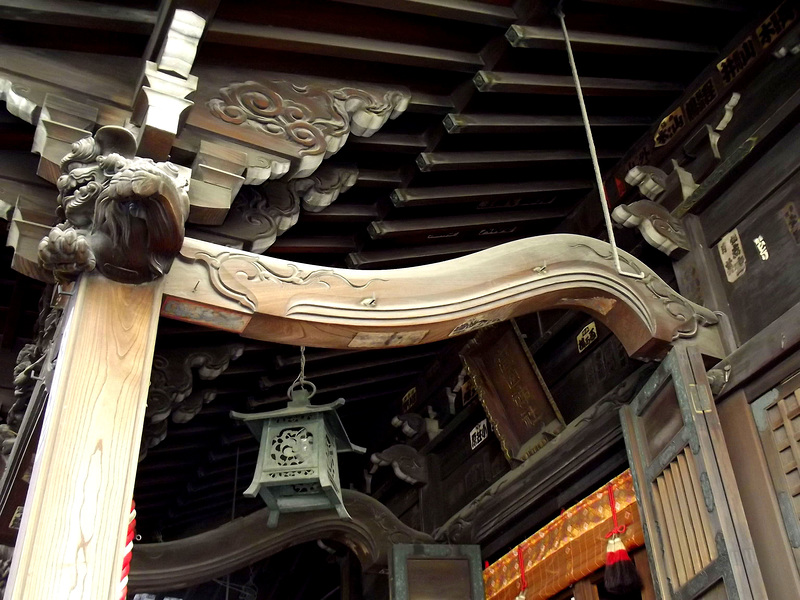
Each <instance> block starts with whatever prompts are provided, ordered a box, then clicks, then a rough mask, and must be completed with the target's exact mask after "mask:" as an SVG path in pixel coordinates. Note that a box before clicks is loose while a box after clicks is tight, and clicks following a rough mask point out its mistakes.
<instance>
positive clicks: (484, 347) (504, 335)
mask: <svg viewBox="0 0 800 600" xmlns="http://www.w3.org/2000/svg"><path fill="white" fill-rule="evenodd" d="M461 359H462V360H463V361H464V365H465V367H466V369H467V371H468V373H469V375H470V377H471V378H472V381H473V385H474V386H475V388H476V389H477V391H478V396H479V398H480V400H481V403H482V404H483V407H484V409H485V410H486V414H487V416H488V417H489V422H490V423H491V425H492V429H493V430H494V432H495V434H496V435H497V438H498V439H499V440H500V445H501V446H502V448H503V452H504V453H505V455H506V458H507V459H508V460H509V461H523V460H525V459H526V458H527V457H529V456H531V455H532V454H533V453H534V452H536V451H537V450H539V449H540V448H541V447H542V446H544V445H545V444H546V443H547V442H548V441H549V440H551V439H553V438H554V437H555V436H556V435H558V433H560V432H561V431H562V430H563V429H564V419H563V418H562V416H561V413H560V412H559V410H558V407H557V406H556V404H555V402H553V398H552V396H551V395H550V392H549V390H548V389H547V386H546V385H545V383H544V380H543V379H542V376H541V374H540V373H539V369H538V368H537V367H536V364H535V363H534V362H533V357H532V356H531V355H530V352H528V347H527V346H526V345H525V342H524V341H523V340H522V336H521V334H520V332H519V329H518V328H517V325H516V323H514V322H513V321H510V322H505V323H500V324H498V325H495V326H493V327H490V328H487V329H485V330H483V331H481V332H480V333H478V334H477V335H476V336H475V337H474V338H473V339H472V341H471V342H470V343H469V344H467V346H466V347H465V348H464V350H463V352H462V355H461Z"/></svg>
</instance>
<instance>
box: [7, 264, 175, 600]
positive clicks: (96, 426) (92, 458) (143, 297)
mask: <svg viewBox="0 0 800 600" xmlns="http://www.w3.org/2000/svg"><path fill="white" fill-rule="evenodd" d="M162 287H163V279H159V280H156V281H153V282H150V283H145V284H140V285H130V284H124V283H117V282H115V281H111V280H109V279H106V278H105V277H103V276H101V275H97V274H84V275H83V276H82V277H81V278H80V280H79V282H78V284H77V286H76V291H75V295H74V296H73V297H72V298H71V300H70V302H69V305H68V307H67V310H66V312H65V315H64V318H65V319H66V322H65V323H64V332H63V336H62V338H61V343H60V347H59V349H58V359H57V363H56V371H55V374H54V378H53V384H52V390H51V391H50V398H49V401H48V405H47V410H46V413H45V418H44V423H43V428H42V434H41V441H40V443H39V448H38V450H37V454H36V461H35V465H34V469H33V475H32V478H31V482H30V488H29V491H28V497H27V500H26V503H25V509H24V513H23V517H22V525H21V528H20V532H19V536H18V538H17V546H16V548H15V552H14V560H13V563H12V569H11V574H10V577H9V582H8V586H7V591H6V594H5V599H6V600H23V599H24V600H52V599H55V598H58V599H59V600H89V599H92V600H118V599H119V597H120V576H121V571H122V560H123V551H124V545H125V544H124V540H125V534H126V528H127V519H128V513H129V511H130V502H131V496H132V494H133V484H134V478H135V475H136V464H137V458H138V454H139V444H140V440H141V436H142V427H143V423H144V414H145V407H146V404H147V392H148V387H149V385H150V369H151V366H152V362H153V351H154V346H155V339H156V329H157V326H158V315H159V308H160V302H161V290H162Z"/></svg>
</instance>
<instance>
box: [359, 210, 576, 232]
mask: <svg viewBox="0 0 800 600" xmlns="http://www.w3.org/2000/svg"><path fill="white" fill-rule="evenodd" d="M567 212H568V211H566V210H564V209H559V208H556V209H553V208H542V209H536V210H518V211H510V212H502V213H489V214H478V215H454V216H448V217H440V218H427V219H402V220H396V221H373V222H372V223H370V224H369V227H368V228H367V232H368V233H369V236H370V237H371V238H372V239H373V240H383V239H391V238H399V237H404V236H406V235H408V234H414V235H427V236H428V238H429V239H432V238H431V236H436V235H439V234H441V235H442V237H449V236H450V235H452V234H453V233H454V232H458V231H461V230H471V229H481V230H492V229H495V228H500V229H509V228H516V227H517V226H519V225H526V224H530V223H531V222H533V221H544V220H547V219H557V218H559V217H563V216H564V215H566V214H567ZM498 233H502V232H493V233H492V235H496V234H498ZM487 235H488V234H487ZM453 237H455V236H453Z"/></svg>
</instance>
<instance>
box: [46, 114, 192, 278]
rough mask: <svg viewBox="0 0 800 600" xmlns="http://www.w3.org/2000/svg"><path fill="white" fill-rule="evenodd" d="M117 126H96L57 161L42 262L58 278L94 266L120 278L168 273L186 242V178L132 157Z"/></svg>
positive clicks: (127, 136) (132, 145)
mask: <svg viewBox="0 0 800 600" xmlns="http://www.w3.org/2000/svg"><path fill="white" fill-rule="evenodd" d="M135 151H136V140H135V139H134V136H133V134H131V133H130V132H129V131H128V130H127V129H124V128H122V127H113V126H107V127H101V128H100V129H99V130H98V131H97V133H96V134H95V135H94V137H87V138H83V139H81V140H78V141H77V142H75V143H74V144H73V146H72V151H71V152H70V153H69V154H67V155H66V156H65V157H64V158H63V160H62V161H61V176H60V177H59V178H58V181H57V182H56V185H57V186H58V191H59V194H58V209H57V212H58V216H59V218H60V219H62V220H63V222H62V223H60V224H59V225H56V226H55V227H54V228H53V229H52V230H51V231H50V233H49V234H48V235H47V236H46V237H45V238H44V239H43V240H42V242H41V243H40V244H39V261H40V263H41V264H42V265H43V266H44V267H46V268H50V269H52V270H53V271H54V272H55V275H56V278H57V279H60V280H70V279H75V278H76V277H77V276H78V275H79V274H80V273H81V272H83V271H92V270H94V269H97V270H98V271H99V272H100V273H102V274H103V275H104V276H106V277H108V278H109V279H112V280H114V281H119V282H122V283H143V282H146V281H152V280H154V279H157V278H158V277H161V276H162V275H164V274H165V273H167V272H168V271H169V269H170V266H171V264H172V259H173V258H174V257H175V256H176V255H177V253H178V252H179V251H180V249H181V244H182V243H183V234H184V228H183V224H184V221H185V220H186V217H187V215H188V214H189V198H188V196H187V193H186V191H187V187H188V183H187V181H186V179H185V178H184V177H182V176H181V175H180V172H179V169H178V167H176V166H175V165H173V164H171V163H156V162H153V161H152V160H150V159H143V158H138V157H136V156H134V154H135Z"/></svg>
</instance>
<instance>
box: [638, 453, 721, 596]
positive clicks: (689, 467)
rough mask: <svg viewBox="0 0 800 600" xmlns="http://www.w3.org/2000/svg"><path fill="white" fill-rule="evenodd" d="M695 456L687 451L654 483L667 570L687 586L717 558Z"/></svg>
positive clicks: (654, 495) (675, 579)
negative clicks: (699, 483)
mask: <svg viewBox="0 0 800 600" xmlns="http://www.w3.org/2000/svg"><path fill="white" fill-rule="evenodd" d="M698 481H700V478H699V476H698V473H697V465H696V464H695V459H694V455H692V452H691V450H690V449H689V448H688V447H687V448H684V449H683V451H682V452H680V453H679V454H678V456H676V457H675V459H674V460H673V461H672V462H671V463H670V464H669V466H667V468H666V469H664V470H663V471H662V472H661V474H660V475H659V476H658V477H657V478H656V480H655V481H654V482H653V500H654V505H655V509H656V513H657V515H658V523H659V527H660V528H661V539H662V542H663V547H664V557H665V559H666V564H667V570H668V571H669V577H670V579H672V581H676V582H677V583H678V586H683V585H684V584H685V583H687V582H688V581H689V580H690V579H691V578H692V577H694V576H695V575H697V574H698V573H699V572H700V571H702V570H703V569H705V568H706V567H707V566H708V565H709V564H710V563H711V561H713V560H714V559H715V558H716V557H717V547H716V544H715V542H714V536H713V534H712V533H711V525H710V523H709V522H708V513H707V510H706V509H707V507H706V506H705V500H704V497H703V491H702V490H701V489H700V486H699V485H698V483H697V482H698Z"/></svg>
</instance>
